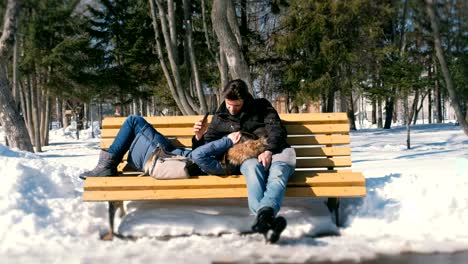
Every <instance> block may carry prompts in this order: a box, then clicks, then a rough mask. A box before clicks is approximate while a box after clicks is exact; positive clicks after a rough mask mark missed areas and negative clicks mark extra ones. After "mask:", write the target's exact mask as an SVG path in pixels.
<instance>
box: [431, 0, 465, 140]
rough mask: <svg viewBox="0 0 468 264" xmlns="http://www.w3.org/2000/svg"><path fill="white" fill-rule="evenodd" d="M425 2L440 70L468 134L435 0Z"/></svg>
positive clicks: (459, 120)
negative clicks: (445, 51) (440, 28)
mask: <svg viewBox="0 0 468 264" xmlns="http://www.w3.org/2000/svg"><path fill="white" fill-rule="evenodd" d="M425 3H426V11H427V14H428V15H429V19H430V21H431V27H432V32H433V34H434V46H435V50H436V57H437V59H438V60H439V64H440V70H441V71H442V75H443V76H444V80H445V84H446V87H447V91H448V93H449V96H450V101H451V104H452V107H453V109H454V110H455V114H456V116H457V120H458V122H459V124H460V126H461V128H462V129H463V132H465V135H467V136H468V121H467V120H466V119H465V118H466V117H465V116H464V115H463V111H462V108H461V104H460V102H459V100H458V97H457V94H456V92H455V88H454V85H453V80H452V76H451V75H450V71H449V69H448V66H447V62H446V61H445V56H444V51H443V50H442V44H441V39H440V32H439V25H438V21H437V20H438V19H437V17H436V13H435V11H434V0H425Z"/></svg>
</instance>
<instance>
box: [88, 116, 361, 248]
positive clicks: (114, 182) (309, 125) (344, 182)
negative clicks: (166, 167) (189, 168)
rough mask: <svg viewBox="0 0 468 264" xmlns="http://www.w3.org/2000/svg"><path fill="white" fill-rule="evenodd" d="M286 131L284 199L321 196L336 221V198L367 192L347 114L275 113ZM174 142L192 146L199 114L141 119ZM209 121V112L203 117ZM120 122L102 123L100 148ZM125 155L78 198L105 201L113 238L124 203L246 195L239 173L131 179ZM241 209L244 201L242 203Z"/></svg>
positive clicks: (113, 119) (109, 140) (106, 145)
mask: <svg viewBox="0 0 468 264" xmlns="http://www.w3.org/2000/svg"><path fill="white" fill-rule="evenodd" d="M280 116H281V119H282V120H283V122H284V125H285V126H286V128H287V130H288V142H289V144H291V145H292V146H293V147H294V148H295V150H296V154H297V167H296V171H295V173H294V175H293V176H291V178H290V180H289V182H288V186H287V189H286V197H326V198H328V200H327V206H328V208H329V209H330V212H332V213H334V214H335V219H336V224H337V226H339V225H340V223H339V199H340V198H345V197H363V196H365V195H366V187H365V178H364V176H363V175H362V174H361V173H358V172H352V171H351V170H350V167H351V157H350V156H351V148H350V146H349V144H350V136H349V123H348V118H347V116H346V113H307V114H282V115H280ZM145 119H146V120H147V121H148V122H149V123H150V124H152V125H153V127H154V128H155V129H157V130H158V131H159V132H161V133H162V134H163V135H165V136H167V137H168V138H170V139H171V140H172V142H173V143H174V144H175V145H176V146H184V147H191V143H192V142H191V138H192V136H193V124H194V123H195V122H196V121H197V120H199V119H201V116H158V117H146V118H145ZM210 120H211V116H210V117H209V118H208V121H210ZM124 121H125V118H124V117H110V118H105V119H104V120H103V122H102V130H101V137H102V140H101V148H102V149H104V150H105V149H108V148H109V146H110V145H111V144H112V142H113V140H114V138H115V136H116V135H117V132H118V131H119V129H120V127H121V126H122V124H123V122H124ZM125 160H126V158H124V160H123V162H122V163H121V164H120V165H119V167H118V170H119V174H121V175H120V176H119V177H89V178H87V179H86V180H85V183H84V192H83V200H84V201H87V202H99V201H106V202H109V224H110V230H109V233H108V234H106V235H105V236H103V237H102V238H103V239H106V240H107V239H112V237H113V234H114V216H115V212H116V209H117V208H118V207H119V208H121V209H122V211H121V212H123V206H122V205H123V201H131V200H159V199H206V198H245V197H247V188H246V184H245V179H244V177H243V176H242V175H232V176H213V175H210V176H197V177H192V178H190V179H182V180H180V179H179V180H156V179H153V178H151V177H148V176H142V177H135V175H137V174H138V173H135V172H131V168H130V170H129V168H128V167H129V166H127V164H126V161H125ZM246 210H248V209H247V204H246Z"/></svg>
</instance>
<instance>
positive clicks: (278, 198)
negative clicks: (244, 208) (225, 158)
mask: <svg viewBox="0 0 468 264" xmlns="http://www.w3.org/2000/svg"><path fill="white" fill-rule="evenodd" d="M240 171H241V173H242V174H243V175H244V176H245V181H246V183H247V192H248V202H249V209H250V211H251V212H252V213H254V214H256V213H257V211H258V210H259V209H260V208H263V207H271V208H273V210H274V212H275V215H276V214H277V213H278V212H279V210H280V208H281V203H282V202H283V197H284V193H285V191H286V185H287V183H288V179H289V176H291V175H292V174H293V173H294V166H291V165H289V164H287V163H286V162H283V161H275V162H272V164H271V166H270V168H268V169H267V170H265V168H264V167H263V165H262V164H261V163H259V162H258V159H255V158H253V159H248V160H246V161H244V162H243V163H242V165H241V167H240Z"/></svg>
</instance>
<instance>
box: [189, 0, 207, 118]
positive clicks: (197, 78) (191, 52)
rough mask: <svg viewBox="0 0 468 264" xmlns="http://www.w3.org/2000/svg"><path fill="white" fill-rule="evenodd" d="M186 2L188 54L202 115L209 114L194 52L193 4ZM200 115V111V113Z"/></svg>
mask: <svg viewBox="0 0 468 264" xmlns="http://www.w3.org/2000/svg"><path fill="white" fill-rule="evenodd" d="M183 2H184V16H185V20H184V21H185V32H186V33H185V37H186V41H187V52H188V55H189V59H190V66H191V68H192V76H193V81H194V83H195V89H196V91H197V96H198V101H199V102H200V107H201V113H207V112H208V107H207V105H206V96H205V93H204V92H203V87H202V85H201V82H200V74H199V73H198V65H197V59H196V58H195V52H194V50H193V43H192V19H191V2H192V1H190V0H183ZM199 113H200V111H199Z"/></svg>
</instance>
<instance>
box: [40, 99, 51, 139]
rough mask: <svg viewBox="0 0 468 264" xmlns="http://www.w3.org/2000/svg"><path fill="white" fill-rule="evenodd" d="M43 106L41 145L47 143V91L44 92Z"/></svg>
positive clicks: (48, 104)
mask: <svg viewBox="0 0 468 264" xmlns="http://www.w3.org/2000/svg"><path fill="white" fill-rule="evenodd" d="M44 98H45V102H44V107H45V108H43V109H42V113H41V114H42V116H41V145H42V146H48V145H49V124H50V97H49V96H47V92H44Z"/></svg>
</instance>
